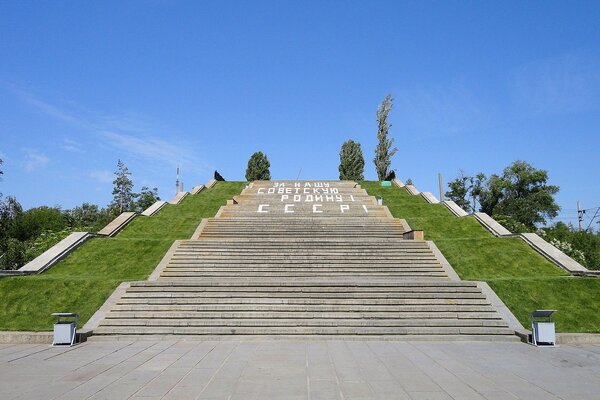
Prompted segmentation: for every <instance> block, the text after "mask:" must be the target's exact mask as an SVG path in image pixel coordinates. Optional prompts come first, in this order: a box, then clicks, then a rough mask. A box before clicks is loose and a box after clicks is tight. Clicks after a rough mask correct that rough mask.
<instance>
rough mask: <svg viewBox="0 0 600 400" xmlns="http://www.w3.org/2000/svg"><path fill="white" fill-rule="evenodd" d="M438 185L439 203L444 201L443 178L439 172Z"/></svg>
mask: <svg viewBox="0 0 600 400" xmlns="http://www.w3.org/2000/svg"><path fill="white" fill-rule="evenodd" d="M438 183H439V185H440V201H444V197H445V196H444V178H443V177H442V173H441V172H438Z"/></svg>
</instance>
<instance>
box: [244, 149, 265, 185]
mask: <svg viewBox="0 0 600 400" xmlns="http://www.w3.org/2000/svg"><path fill="white" fill-rule="evenodd" d="M270 166H271V164H270V163H269V160H268V159H267V156H266V155H265V154H263V152H262V151H257V152H256V153H254V154H252V156H251V157H250V159H249V160H248V167H247V168H246V180H248V182H250V181H268V180H270V179H271V172H270V171H269V167H270Z"/></svg>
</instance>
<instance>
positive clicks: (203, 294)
mask: <svg viewBox="0 0 600 400" xmlns="http://www.w3.org/2000/svg"><path fill="white" fill-rule="evenodd" d="M132 289H133V288H130V289H129V290H128V291H127V292H126V293H125V294H123V296H122V297H121V299H147V300H150V299H204V298H211V299H219V298H226V299H227V298H234V297H236V298H246V297H251V298H268V299H290V298H291V299H296V298H310V299H348V298H350V299H485V298H486V297H485V295H484V294H483V293H481V292H356V291H355V292H341V293H338V292H315V291H312V292H311V291H301V292H290V291H286V292H282V291H280V292H276V291H271V292H270V291H263V292H258V291H186V292H183V291H169V292H165V291H163V290H161V291H155V290H148V289H156V288H145V289H140V288H136V290H132Z"/></svg>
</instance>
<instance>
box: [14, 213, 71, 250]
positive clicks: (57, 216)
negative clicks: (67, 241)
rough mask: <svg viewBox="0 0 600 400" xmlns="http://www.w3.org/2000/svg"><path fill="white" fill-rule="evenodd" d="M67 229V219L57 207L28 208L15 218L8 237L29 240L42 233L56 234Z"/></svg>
mask: <svg viewBox="0 0 600 400" xmlns="http://www.w3.org/2000/svg"><path fill="white" fill-rule="evenodd" d="M67 227H68V219H67V218H66V217H65V215H64V214H63V212H62V211H61V209H60V208H59V207H48V206H41V207H35V208H30V209H29V210H27V211H25V212H22V213H20V214H19V215H17V216H16V218H15V220H14V223H13V228H12V232H11V233H10V236H11V237H12V238H15V239H18V240H20V241H23V242H25V241H27V240H31V239H33V238H35V237H37V236H39V235H40V234H41V233H42V232H46V231H52V232H58V231H61V230H63V229H65V228H67Z"/></svg>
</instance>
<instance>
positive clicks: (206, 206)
mask: <svg viewBox="0 0 600 400" xmlns="http://www.w3.org/2000/svg"><path fill="white" fill-rule="evenodd" d="M244 185H245V183H244V182H219V183H218V184H217V185H215V186H214V187H213V188H211V189H205V190H203V191H202V192H200V193H199V194H197V195H193V196H192V195H190V196H188V197H187V198H185V199H184V200H183V201H182V202H181V203H180V204H178V205H166V206H165V207H164V208H163V209H162V210H160V211H159V212H158V213H157V214H155V215H154V216H152V217H137V218H136V219H134V220H133V222H132V223H131V224H129V225H128V226H127V227H126V228H125V229H124V230H123V231H122V232H121V233H119V234H118V235H117V236H116V237H114V238H95V239H91V240H89V241H87V242H86V243H84V244H83V245H82V246H81V247H80V248H78V249H77V250H76V251H74V252H73V253H72V254H71V255H69V256H68V257H67V258H65V259H64V260H62V261H61V262H60V263H58V264H57V265H55V266H54V267H52V268H51V269H50V270H48V271H47V272H45V273H43V274H40V275H33V276H27V277H10V278H2V279H0V303H2V312H1V313H0V330H27V331H47V330H51V328H52V322H53V319H52V317H51V316H50V314H51V313H52V312H56V311H68V312H77V313H79V314H80V316H81V317H80V323H79V325H80V326H82V325H83V324H85V322H86V321H87V320H88V319H89V318H90V317H91V316H92V315H93V314H94V312H96V310H97V309H98V308H99V307H100V306H101V305H102V304H103V303H104V301H105V300H106V299H107V298H108V296H110V294H111V293H112V292H113V291H114V289H115V288H116V287H117V286H118V285H119V284H120V283H121V282H123V281H133V280H143V279H146V278H147V277H148V276H149V275H150V274H151V273H152V271H153V270H154V268H155V267H156V265H157V264H158V263H159V261H160V260H161V259H162V257H163V256H164V254H165V252H166V251H167V250H168V249H169V247H170V246H171V244H172V243H173V241H174V240H177V239H189V238H190V237H191V235H192V233H193V232H194V230H195V229H196V227H197V226H198V224H199V223H200V220H201V219H202V218H206V217H212V216H214V215H215V213H216V212H217V210H218V209H219V207H220V206H222V205H225V203H226V200H227V199H230V198H231V197H233V196H235V195H237V194H239V193H240V192H241V190H242V189H243V188H244Z"/></svg>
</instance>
